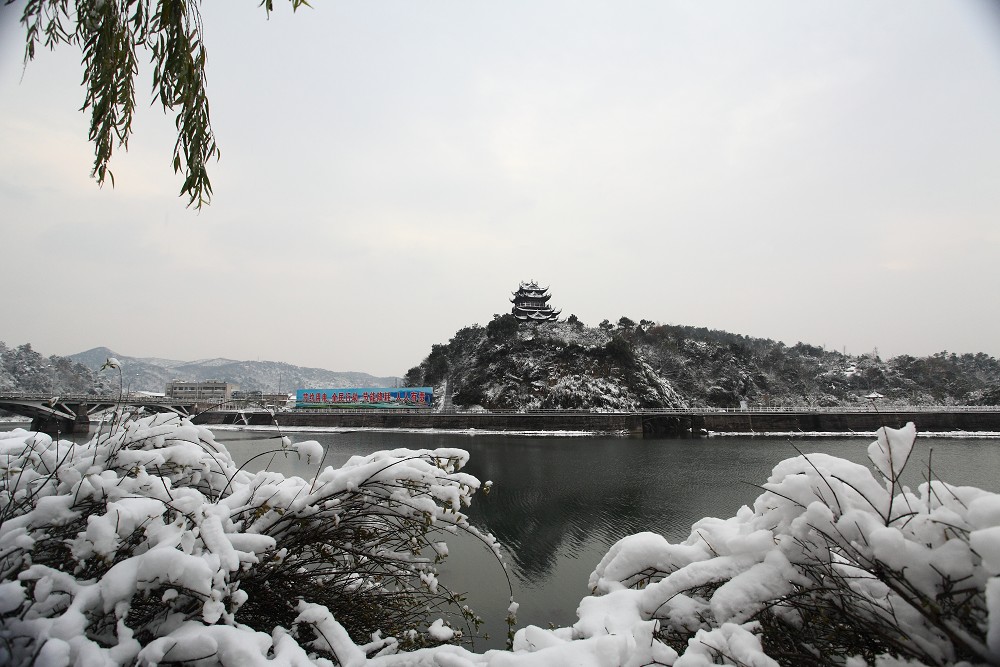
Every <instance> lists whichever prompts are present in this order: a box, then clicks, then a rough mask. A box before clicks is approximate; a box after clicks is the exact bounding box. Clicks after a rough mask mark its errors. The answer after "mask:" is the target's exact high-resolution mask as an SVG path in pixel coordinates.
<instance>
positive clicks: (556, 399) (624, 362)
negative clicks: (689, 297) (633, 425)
mask: <svg viewBox="0 0 1000 667" xmlns="http://www.w3.org/2000/svg"><path fill="white" fill-rule="evenodd" d="M508 318H510V319H508ZM405 379H406V382H407V384H410V385H430V386H434V387H435V397H436V398H435V400H436V401H441V400H443V399H445V397H446V396H448V397H450V400H451V402H452V403H453V404H454V405H455V406H457V407H463V408H474V407H482V408H485V409H491V410H496V409H545V408H581V409H587V408H594V409H606V410H632V409H636V408H652V407H682V406H684V400H683V399H682V398H681V396H680V395H679V394H678V393H677V392H676V391H674V389H673V387H672V386H671V384H670V382H668V381H666V380H665V379H664V378H663V377H661V376H660V375H659V374H657V373H656V372H655V371H654V370H653V369H652V368H651V367H650V365H649V364H648V363H647V362H646V360H645V359H643V358H642V357H641V356H640V355H639V354H637V353H636V350H635V347H634V345H632V344H631V343H630V342H628V341H626V340H625V339H624V338H622V337H620V336H616V335H614V334H612V333H611V332H608V331H605V330H601V329H592V328H587V327H584V326H582V325H574V324H568V323H565V322H540V323H517V322H516V320H513V318H511V317H510V316H506V315H505V316H504V317H502V318H497V319H495V320H494V321H493V322H492V323H490V325H489V326H487V327H480V326H472V327H466V328H464V329H462V330H460V331H459V332H458V333H456V334H455V337H454V338H452V340H451V341H450V342H449V343H448V344H447V345H435V346H434V347H433V348H432V351H431V354H430V356H428V358H427V359H425V360H424V362H423V363H422V364H421V365H420V366H417V367H416V368H414V369H411V370H410V372H409V373H407V376H406V378H405Z"/></svg>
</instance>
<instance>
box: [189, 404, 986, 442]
mask: <svg viewBox="0 0 1000 667" xmlns="http://www.w3.org/2000/svg"><path fill="white" fill-rule="evenodd" d="M195 421H196V422H197V423H201V424H206V425H214V424H231V425H237V426H239V425H245V426H266V425H270V424H273V423H274V421H277V423H278V425H279V426H283V427H300V428H364V429H440V430H454V431H469V430H476V431H500V432H559V431H575V432H580V431H584V432H594V433H622V434H625V433H627V434H629V435H634V436H643V437H658V436H678V435H686V434H706V433H710V432H712V433H749V434H753V433H756V434H760V435H768V434H788V433H803V434H805V433H844V434H850V433H871V432H873V431H875V430H877V429H879V428H880V427H882V426H889V427H892V428H899V427H900V426H903V425H904V424H906V423H907V422H911V421H912V422H914V423H915V424H916V425H917V429H918V431H920V432H937V433H953V432H969V433H988V432H992V433H997V432H1000V407H995V406H908V407H901V408H900V407H893V408H881V407H879V408H878V409H875V408H874V407H859V408H843V407H838V408H803V407H770V408H756V409H750V410H732V409H730V410H726V409H717V408H691V409H668V410H640V411H634V412H597V411H586V410H529V411H524V412H520V411H475V412H472V411H469V412H464V411H447V412H444V411H442V412H433V411H430V410H340V409H334V410H283V411H278V412H276V413H273V416H272V413H270V412H267V411H261V410H217V411H210V412H205V413H202V414H200V415H198V416H197V417H196V418H195Z"/></svg>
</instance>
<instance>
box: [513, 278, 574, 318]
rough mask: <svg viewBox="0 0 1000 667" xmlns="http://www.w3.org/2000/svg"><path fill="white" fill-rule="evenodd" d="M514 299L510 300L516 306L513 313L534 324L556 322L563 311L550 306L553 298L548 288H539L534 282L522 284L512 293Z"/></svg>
mask: <svg viewBox="0 0 1000 667" xmlns="http://www.w3.org/2000/svg"><path fill="white" fill-rule="evenodd" d="M511 294H513V295H514V297H513V298H512V299H511V300H510V302H511V303H513V304H514V307H513V308H511V311H510V312H511V313H512V314H513V315H514V317H516V318H517V319H519V320H528V321H532V322H544V321H548V320H554V319H556V318H557V317H559V313H561V312H562V311H561V310H553V309H552V306H550V305H549V304H548V300H549V299H550V298H552V295H551V294H549V288H548V287H539V286H538V283H536V282H535V281H534V280H532V281H531V282H527V283H521V284H520V286H519V287H518V289H517V291H516V292H511Z"/></svg>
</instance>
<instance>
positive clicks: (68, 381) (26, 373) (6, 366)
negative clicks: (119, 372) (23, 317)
mask: <svg viewBox="0 0 1000 667" xmlns="http://www.w3.org/2000/svg"><path fill="white" fill-rule="evenodd" d="M116 385H117V379H116ZM111 387H112V385H111V378H110V376H106V377H105V376H100V375H98V374H97V373H96V372H95V371H94V370H93V369H91V368H88V367H87V366H85V365H83V364H81V363H79V362H77V361H74V360H73V359H70V358H68V357H60V356H57V355H54V354H53V355H52V356H49V357H44V356H42V355H41V354H39V353H38V352H36V351H35V350H34V349H32V347H31V343H25V344H23V345H18V346H17V347H7V345H6V344H5V343H4V342H3V341H0V391H25V392H42V393H60V394H88V393H105V392H110V391H111ZM116 388H117V387H116Z"/></svg>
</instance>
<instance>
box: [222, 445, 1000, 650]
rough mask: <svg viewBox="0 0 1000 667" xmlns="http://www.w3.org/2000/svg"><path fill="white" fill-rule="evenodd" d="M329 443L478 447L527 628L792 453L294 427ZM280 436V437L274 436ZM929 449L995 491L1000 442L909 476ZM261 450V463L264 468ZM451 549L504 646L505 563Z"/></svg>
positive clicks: (472, 467)
mask: <svg viewBox="0 0 1000 667" xmlns="http://www.w3.org/2000/svg"><path fill="white" fill-rule="evenodd" d="M217 435H218V437H219V438H220V440H223V441H224V442H225V443H226V444H227V446H228V447H229V449H230V451H231V452H232V454H233V456H234V458H236V459H237V461H238V462H242V461H245V460H247V459H248V458H249V457H250V456H253V454H254V453H256V452H259V451H262V450H263V449H262V448H263V447H264V446H265V443H261V442H259V438H260V435H259V434H253V433H248V432H243V433H232V432H217ZM292 438H293V440H295V441H299V440H305V439H316V440H319V441H320V442H322V443H324V444H325V445H326V448H327V459H326V464H327V465H342V464H343V463H344V462H346V461H347V459H348V458H349V457H350V456H352V455H355V454H369V453H371V452H374V451H377V450H379V449H390V448H396V447H408V448H411V449H423V448H434V447H458V448H462V449H466V450H468V451H469V453H470V454H471V460H470V462H469V465H468V467H467V468H466V471H467V472H469V473H470V474H473V475H475V476H476V477H478V478H479V479H480V480H483V481H485V480H492V481H493V482H494V486H493V491H492V492H491V493H490V494H489V495H488V496H486V495H483V494H481V493H480V494H477V496H476V497H475V499H474V501H473V506H472V507H471V508H469V510H468V512H469V516H470V519H471V520H472V521H473V523H475V524H476V525H478V526H481V527H483V528H485V529H486V530H488V531H489V532H492V533H493V534H494V535H495V536H496V537H497V538H498V539H499V540H500V542H501V543H502V544H503V545H504V547H505V552H506V554H507V559H508V561H509V563H510V568H509V572H510V574H511V575H512V580H513V584H514V588H515V596H516V598H517V600H518V601H519V602H520V603H521V611H520V613H519V620H520V624H521V625H524V624H526V623H532V624H536V625H541V626H543V627H544V626H546V625H547V624H548V623H550V622H552V623H557V624H569V623H572V622H573V621H574V620H575V610H576V604H577V603H578V602H579V600H580V598H581V597H583V596H584V595H586V594H587V578H588V575H589V574H590V572H591V571H592V570H593V568H594V566H595V565H596V564H597V562H598V561H599V560H600V558H601V557H602V556H603V555H604V553H605V552H606V551H607V549H608V547H609V546H611V545H612V544H614V542H615V541H617V540H618V539H620V538H621V537H624V536H625V535H629V534H632V533H637V532H641V531H645V530H649V531H654V532H658V533H660V534H662V535H664V536H665V537H666V538H667V539H669V540H671V541H674V542H676V541H680V540H683V539H685V538H686V537H687V536H688V534H689V532H690V527H691V524H692V523H694V522H695V521H697V520H698V519H700V518H702V517H705V516H717V517H730V516H733V515H734V514H735V513H736V511H737V510H738V509H739V508H740V506H741V505H744V504H752V503H753V500H754V499H755V498H756V497H757V496H758V495H759V494H760V489H759V488H757V487H756V486H754V485H755V484H763V483H764V482H765V481H766V480H767V477H768V476H769V474H770V472H771V469H772V468H773V467H774V465H775V464H777V463H778V462H779V461H781V460H783V459H786V458H790V457H793V456H796V455H797V454H796V451H795V449H794V448H793V446H792V444H790V443H789V441H788V440H786V439H781V438H707V439H687V440H641V439H623V438H551V437H550V438H533V437H510V436H506V437H505V436H493V435H477V436H475V437H470V436H468V435H447V434H420V433H371V432H353V433H350V432H349V433H299V434H294V435H293V436H292ZM870 442H871V438H854V439H850V438H845V439H825V438H824V439H797V440H795V441H794V444H795V446H797V447H798V448H799V449H801V450H803V451H805V452H817V451H818V452H825V453H829V454H832V455H835V456H839V457H842V458H846V459H848V460H851V461H855V462H857V463H862V464H867V463H868V461H867V454H866V451H867V446H868V444H869V443H870ZM272 444H273V441H272ZM931 448H933V450H934V454H933V461H934V469H935V471H936V476H938V477H941V478H943V479H945V480H946V481H949V482H951V483H957V484H963V485H973V486H979V487H981V488H985V489H989V490H991V491H998V490H1000V488H998V487H1000V480H998V478H997V476H996V470H997V469H998V465H1000V440H928V439H920V440H918V442H917V445H916V448H915V453H914V458H913V465H912V467H911V470H910V478H909V479H908V480H907V483H908V484H910V485H916V484H918V483H920V481H922V479H921V476H922V475H923V474H924V473H925V472H926V468H927V463H926V462H927V459H928V458H929V452H930V450H931ZM265 460H266V459H265V458H262V459H258V461H260V462H261V467H262V466H263V461H265ZM316 468H317V466H316V465H315V464H313V465H306V464H305V463H304V462H302V461H299V460H298V459H297V458H296V457H294V456H292V457H287V458H285V457H281V458H279V459H276V460H275V461H274V462H273V464H272V469H274V470H277V471H279V472H282V473H284V474H286V475H287V474H293V475H299V476H303V477H309V476H311V475H313V474H315V472H316ZM449 545H450V549H451V552H452V555H453V557H452V558H450V559H448V561H447V564H446V565H445V566H444V567H443V568H442V574H443V576H444V577H445V580H446V581H448V582H450V584H451V586H452V587H453V588H455V589H457V590H464V591H471V592H472V593H473V594H472V596H471V597H470V604H471V605H472V607H473V608H474V609H476V610H477V612H479V613H480V614H481V615H483V616H484V617H485V618H486V619H487V621H488V623H487V628H488V630H489V632H490V635H491V636H492V637H493V640H492V641H490V642H488V643H487V646H502V645H503V637H504V636H505V628H504V626H503V623H502V619H503V618H504V616H505V614H506V607H507V588H506V581H505V578H504V577H503V571H502V570H500V569H499V568H498V567H497V566H496V565H495V564H494V563H491V562H490V557H489V555H488V553H487V552H486V551H485V549H484V548H483V547H482V546H481V545H479V544H476V543H470V542H467V541H463V540H461V539H455V540H452V539H449Z"/></svg>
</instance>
